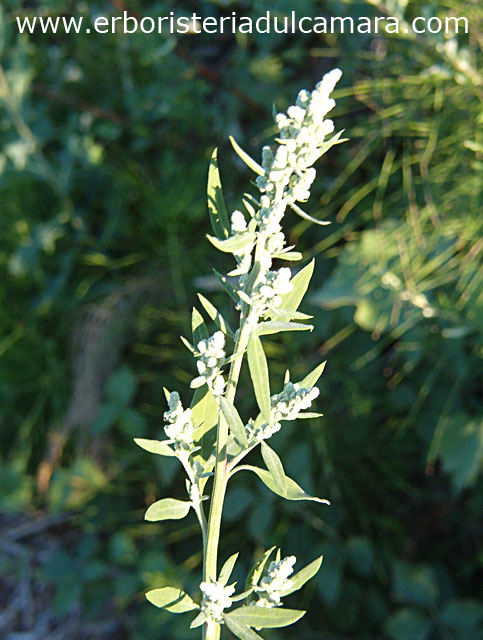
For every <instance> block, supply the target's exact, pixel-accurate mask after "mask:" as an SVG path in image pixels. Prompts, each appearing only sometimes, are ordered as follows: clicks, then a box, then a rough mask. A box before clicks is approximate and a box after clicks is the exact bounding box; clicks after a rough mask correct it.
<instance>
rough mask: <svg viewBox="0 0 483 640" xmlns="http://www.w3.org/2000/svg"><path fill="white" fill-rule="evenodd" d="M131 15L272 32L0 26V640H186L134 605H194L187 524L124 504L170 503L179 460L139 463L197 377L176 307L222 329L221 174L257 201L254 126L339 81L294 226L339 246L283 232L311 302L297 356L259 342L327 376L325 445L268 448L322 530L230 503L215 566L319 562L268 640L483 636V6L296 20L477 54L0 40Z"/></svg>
mask: <svg viewBox="0 0 483 640" xmlns="http://www.w3.org/2000/svg"><path fill="white" fill-rule="evenodd" d="M126 8H127V9H129V10H130V11H132V12H133V13H138V14H141V15H144V14H146V15H156V14H164V13H166V12H168V11H170V10H174V9H176V11H178V12H180V13H182V12H187V13H188V12H191V11H192V10H194V9H197V10H198V11H200V12H201V13H203V14H204V15H211V14H215V13H226V12H229V11H233V10H237V11H240V12H241V13H244V14H245V15H251V16H258V15H262V14H263V12H265V11H266V10H267V8H271V9H272V10H275V9H274V5H273V3H269V2H266V1H265V0H251V1H248V0H247V1H246V2H243V3H241V2H240V3H238V2H230V0H223V1H222V0H217V1H216V2H215V1H213V2H211V3H208V2H206V3H195V2H191V3H190V2H183V3H176V6H175V3H174V2H170V1H160V2H150V1H146V2H141V1H140V0H139V1H136V0H132V1H131V2H129V6H127V4H126V5H125V4H124V3H123V2H119V1H117V0H116V1H114V0H113V1H112V2H103V3H100V2H98V3H94V2H88V3H86V2H79V3H72V2H68V1H67V0H47V1H45V2H23V3H18V2H15V1H14V0H4V2H3V3H2V7H1V8H0V50H1V59H0V61H1V66H0V141H1V152H0V212H1V222H2V237H1V241H0V271H1V278H0V300H1V305H0V326H1V337H0V421H1V423H0V424H1V437H0V465H1V466H0V512H1V515H0V517H1V521H2V533H1V547H2V551H3V553H2V555H1V556H0V563H1V564H0V575H1V576H2V579H1V586H2V588H1V590H0V608H1V613H0V632H1V633H2V635H4V636H5V637H6V638H11V639H13V638H14V637H17V636H16V635H15V634H16V633H18V632H21V631H25V632H26V631H29V632H30V634H31V635H30V636H29V637H32V638H37V637H38V638H45V637H49V638H64V637H69V638H72V637H76V638H94V637H100V638H105V639H107V638H110V637H116V638H129V639H131V638H132V639H135V640H144V639H146V640H148V639H149V638H153V637H169V638H178V637H179V638H191V637H197V633H196V632H189V630H188V629H187V628H186V626H187V625H186V621H185V620H184V619H183V620H178V619H177V618H176V617H171V616H169V614H166V613H163V612H160V611H157V610H155V609H153V608H152V607H150V606H148V605H147V604H146V603H145V601H144V598H143V595H142V594H143V591H144V590H146V589H147V588H152V587H159V586H162V585H163V584H167V583H175V582H176V580H181V578H182V581H183V583H184V584H185V585H186V584H190V583H189V582H188V572H189V573H190V574H191V575H193V574H194V575H195V576H196V572H197V571H198V572H199V570H200V566H201V565H200V561H201V557H200V553H199V552H198V549H199V544H198V539H197V537H195V536H197V531H196V525H195V522H194V520H193V521H192V522H191V521H188V520H187V521H186V522H188V524H187V525H185V526H184V528H182V529H179V528H178V527H179V523H162V524H159V525H155V524H149V523H144V522H143V521H142V514H143V511H144V509H143V508H142V507H143V501H144V503H145V504H146V505H147V504H149V503H150V502H152V501H153V500H154V499H157V498H159V497H163V496H164V495H168V494H169V495H173V494H174V495H176V491H177V490H179V493H180V495H181V494H182V493H183V487H180V486H179V485H180V478H181V476H180V474H179V470H178V468H177V467H176V465H175V464H171V462H172V461H171V460H170V459H167V458H163V459H161V460H160V461H159V462H158V461H157V460H153V459H152V457H151V456H147V455H145V454H144V453H143V452H142V451H140V450H138V449H137V448H136V447H135V446H134V445H133V443H132V438H133V437H138V436H144V437H156V435H157V434H161V417H162V414H163V412H164V410H165V403H164V397H163V393H162V386H163V385H164V386H166V387H168V388H180V389H183V386H184V385H187V384H188V383H189V380H190V379H191V377H192V376H193V372H194V368H193V362H192V361H191V358H190V355H189V354H188V352H186V350H185V349H184V347H183V346H182V344H181V342H180V341H179V339H178V335H179V332H180V331H182V332H183V333H184V334H185V335H189V312H190V305H192V304H193V303H194V302H195V298H194V291H195V289H200V288H201V289H202V290H203V291H204V293H205V294H206V295H209V296H212V299H213V300H214V302H215V303H216V304H217V306H218V305H221V306H223V305H226V304H227V300H225V298H224V296H223V294H222V293H220V292H218V290H217V289H216V287H215V285H214V281H213V279H212V277H211V274H210V266H211V265H212V264H213V261H217V260H223V256H220V255H217V252H216V251H215V250H214V249H213V248H212V247H211V246H210V245H209V243H208V242H206V240H204V234H205V233H206V232H208V231H209V221H208V217H207V214H206V205H205V185H206V173H207V166H208V160H209V156H210V153H211V150H212V148H213V147H214V146H215V145H219V146H220V147H221V149H220V158H221V161H220V164H221V171H222V176H223V179H224V186H225V193H226V196H227V200H228V201H229V203H230V206H231V208H232V209H234V208H236V207H237V206H238V204H239V199H240V195H241V193H242V192H243V190H246V186H247V180H248V179H249V175H248V173H247V172H246V171H245V170H244V168H243V167H242V165H241V164H240V163H239V162H238V160H237V158H236V156H235V155H234V154H233V152H232V151H231V150H230V149H229V148H228V145H227V144H226V141H227V138H228V136H229V135H235V137H236V138H237V140H239V141H240V142H241V143H243V145H244V147H245V148H246V149H247V151H249V152H250V153H251V155H254V156H257V157H258V156H259V153H260V148H261V145H262V144H263V142H264V141H265V139H266V138H267V137H268V136H270V135H271V133H272V129H271V122H272V120H271V107H272V103H275V104H276V106H277V108H279V109H283V108H285V107H286V106H288V104H290V103H291V101H292V100H293V98H294V96H295V95H296V92H297V91H298V89H300V88H301V87H311V86H313V85H314V84H315V82H317V80H318V79H320V77H321V76H322V74H323V73H324V72H325V71H326V70H328V69H329V68H331V67H333V66H336V65H338V66H340V67H341V68H342V70H343V71H344V76H343V80H342V81H341V84H340V85H339V86H340V87H341V88H339V89H338V90H337V91H336V92H335V97H336V98H337V108H336V111H335V113H334V119H335V120H336V128H337V129H339V128H342V127H343V128H345V129H346V133H347V137H348V138H349V139H350V141H349V142H348V143H345V144H344V145H342V146H339V147H337V148H335V149H333V150H332V151H331V152H330V153H329V154H328V155H327V156H325V157H324V160H323V161H322V162H321V163H320V165H319V173H318V176H319V177H318V181H317V183H316V190H317V189H318V192H317V193H316V194H315V195H314V196H313V198H312V200H311V211H310V213H311V214H312V215H315V216H316V217H324V218H329V219H331V220H333V224H332V225H331V226H330V227H328V228H314V227H313V226H310V227H309V226H308V225H307V224H306V223H305V222H299V223H297V221H296V219H295V218H293V219H291V220H290V219H289V221H288V222H289V224H291V225H292V231H291V234H292V237H293V239H294V240H297V243H298V245H299V247H300V248H301V249H302V250H303V249H305V252H304V256H305V257H306V258H307V259H309V258H311V257H312V256H316V258H317V265H316V274H315V276H314V279H313V281H312V296H311V298H310V304H308V305H307V304H306V311H307V312H311V313H313V314H314V316H315V326H316V329H315V331H314V332H313V333H312V334H310V335H304V334H300V335H298V334H292V335H290V337H289V338H284V342H283V343H280V342H277V341H276V340H275V339H274V340H273V341H272V342H271V343H269V342H268V341H267V343H266V344H267V345H268V348H269V350H270V353H271V355H272V356H273V357H274V358H275V359H277V356H278V355H279V354H280V355H281V354H282V350H283V351H284V352H288V353H289V354H290V360H291V369H292V371H293V375H294V377H295V378H296V377H297V375H299V374H300V376H299V377H301V375H303V373H304V372H305V371H306V370H307V369H309V368H310V365H312V364H315V363H316V361H318V360H320V358H321V356H323V357H325V356H327V359H328V366H327V368H326V372H325V373H324V377H323V378H322V381H321V382H322V384H321V398H320V399H319V406H320V407H321V409H322V411H323V412H324V418H323V419H322V420H317V421H313V423H310V422H311V421H303V423H297V424H294V425H291V426H288V427H286V428H284V429H283V431H282V432H281V433H279V434H277V436H275V437H276V439H277V441H278V442H277V443H276V444H277V448H278V450H279V451H282V452H283V453H284V460H286V461H287V462H286V467H287V472H289V473H290V475H292V477H295V478H297V480H298V481H299V482H300V483H301V484H302V485H303V486H304V487H306V488H307V490H308V491H311V492H313V493H314V494H315V495H323V496H324V497H328V498H330V499H331V502H332V506H331V507H330V508H327V507H318V506H316V505H315V506H314V505H312V506H310V508H307V507H300V505H296V504H295V505H292V504H282V503H281V502H279V501H274V500H272V496H271V494H269V492H268V491H265V490H264V489H263V487H261V486H260V485H259V484H258V483H257V482H256V481H252V479H251V478H248V477H247V478H243V477H241V476H240V477H239V478H237V479H236V482H234V483H233V485H232V488H231V491H230V494H229V497H228V500H227V505H226V510H225V525H224V532H223V536H224V552H225V554H226V556H228V554H229V553H231V552H233V551H235V550H237V549H238V546H239V543H240V540H242V541H243V543H244V547H245V550H246V555H245V558H243V559H242V560H240V561H239V564H240V565H243V563H245V565H247V566H248V565H249V564H250V562H251V560H252V557H253V556H254V555H255V554H256V553H257V552H258V553H260V551H261V550H263V549H264V548H267V547H268V546H270V545H271V544H283V548H284V550H285V551H286V553H287V554H288V553H293V552H294V551H296V552H297V555H298V557H299V559H300V565H301V566H302V565H303V564H304V563H306V562H309V561H310V560H312V559H313V558H315V557H316V556H317V555H319V554H320V553H324V556H325V558H324V563H323V566H322V569H321V571H320V573H319V575H318V577H317V580H316V581H314V582H313V583H312V584H311V585H309V586H308V587H307V588H306V589H305V592H304V595H303V601H302V602H298V601H297V603H296V604H297V606H300V607H304V608H308V609H309V614H308V615H307V616H306V617H305V618H304V619H303V620H302V621H301V622H300V623H298V626H297V629H296V631H294V630H288V631H285V632H273V633H272V634H271V635H268V634H267V637H270V638H273V639H274V640H275V639H276V638H282V637H289V635H287V634H290V633H294V632H295V633H297V637H298V638H300V639H301V640H311V639H314V640H315V639H316V638H317V639H318V638H331V640H341V639H345V638H357V639H358V640H362V639H366V638H381V639H382V638H384V639H388V640H440V639H444V640H453V639H455V640H458V639H460V638H461V639H462V640H463V639H464V640H467V639H469V638H477V637H479V635H480V634H481V633H482V627H481V625H482V621H483V607H482V605H481V601H480V597H481V584H482V581H481V577H482V576H481V573H482V572H481V568H482V555H481V548H479V546H478V540H479V539H480V540H481V534H482V523H481V496H482V485H481V476H479V470H480V465H481V459H482V425H481V405H480V404H479V399H478V392H479V390H480V389H481V379H479V378H478V374H479V373H481V366H480V359H481V295H482V290H481V262H480V261H481V258H480V254H481V248H482V243H481V207H482V199H481V172H482V168H483V156H482V153H483V136H482V124H483V109H482V89H481V87H482V82H481V73H480V71H479V67H478V63H479V62H481V25H482V17H483V16H482V9H481V5H479V3H478V2H477V0H474V1H473V0H464V1H463V2H458V3H454V2H451V0H433V2H431V3H422V2H419V1H416V2H412V3H407V2H404V0H399V1H397V0H396V1H395V2H387V3H381V4H380V5H379V4H378V3H377V2H375V1H368V2H342V1H339V0H334V1H333V2H319V1H317V0H304V1H303V2H300V1H299V2H298V3H297V11H298V12H299V13H300V14H301V15H302V14H304V15H316V14H318V15H320V14H323V15H327V16H330V15H335V16H346V15H351V16H353V17H357V16H359V15H382V14H383V13H384V12H388V13H389V14H391V15H400V16H403V15H404V16H406V17H407V18H411V17H414V16H416V15H426V14H427V15H440V16H443V17H444V16H445V15H449V14H457V15H464V16H466V17H468V19H469V21H470V26H471V33H470V35H469V37H468V36H464V35H463V36H459V37H456V38H455V37H447V36H446V37H445V36H443V35H436V34H435V35H430V34H427V35H421V36H418V37H417V38H414V37H412V36H410V35H409V34H401V35H399V36H384V37H382V36H368V35H362V34H358V35H357V34H353V35H347V34H341V35H337V36H335V35H327V36H307V35H303V34H299V35H297V36H280V35H272V36H268V35H254V36H237V37H235V36H233V35H223V36H221V35H220V36H193V35H188V36H179V37H176V36H146V35H143V34H138V35H131V36H122V35H121V34H116V35H105V36H90V35H86V34H82V35H79V36H76V37H72V36H65V35H57V36H52V35H49V36H46V35H39V34H37V35H35V36H29V37H19V35H18V34H17V33H16V30H15V28H14V24H13V22H14V19H15V16H16V15H18V14H19V13H20V14H32V15H38V14H39V13H40V12H44V13H49V14H51V15H56V14H70V13H75V14H76V15H85V16H87V15H88V14H91V15H95V14H97V13H101V14H108V13H109V14H116V13H117V12H119V10H123V9H126ZM292 8H293V3H291V2H277V3H276V10H277V11H280V13H281V14H283V13H284V12H286V11H290V10H291V9H292ZM223 265H224V263H223ZM220 266H221V264H220ZM228 313H229V312H228ZM281 361H282V358H280V367H279V368H280V369H281V366H282V365H281ZM273 374H274V375H282V372H281V371H280V370H277V367H274V370H273ZM240 397H241V401H242V402H243V401H244V398H243V391H242V392H241V395H240ZM246 401H248V394H247V400H246ZM302 429H303V434H301V431H300V430H302ZM289 522H290V525H289ZM245 568H246V567H245ZM185 573H186V576H184V575H183V574H185ZM191 581H192V582H191V587H192V589H196V584H197V581H196V580H194V579H193V578H191ZM198 582H199V580H198ZM478 585H479V587H478ZM297 597H300V596H297ZM294 604H295V603H294ZM284 633H285V635H284ZM49 634H50V635H49ZM73 634H75V636H74V635H73Z"/></svg>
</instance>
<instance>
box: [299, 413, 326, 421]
mask: <svg viewBox="0 0 483 640" xmlns="http://www.w3.org/2000/svg"><path fill="white" fill-rule="evenodd" d="M323 415H324V414H323V413H316V412H315V411H301V412H300V413H299V414H298V416H297V420H299V419H300V420H304V419H305V420H308V419H309V418H311V419H313V418H322V416H323Z"/></svg>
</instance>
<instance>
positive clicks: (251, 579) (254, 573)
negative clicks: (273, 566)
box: [245, 547, 275, 589]
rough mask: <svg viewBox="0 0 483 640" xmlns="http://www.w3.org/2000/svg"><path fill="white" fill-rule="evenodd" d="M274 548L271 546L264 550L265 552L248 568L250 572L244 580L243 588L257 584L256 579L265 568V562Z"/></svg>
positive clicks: (258, 578) (257, 579)
mask: <svg viewBox="0 0 483 640" xmlns="http://www.w3.org/2000/svg"><path fill="white" fill-rule="evenodd" d="M274 549H275V547H271V549H267V551H265V553H264V554H262V555H261V556H260V558H258V560H257V561H256V562H255V564H254V565H253V567H252V568H251V569H250V573H249V574H248V576H247V580H246V582H245V589H249V588H250V587H252V586H255V585H256V584H258V581H259V580H260V578H261V576H262V574H263V572H264V570H265V567H266V565H267V562H268V560H269V559H270V556H271V555H272V553H273V551H274Z"/></svg>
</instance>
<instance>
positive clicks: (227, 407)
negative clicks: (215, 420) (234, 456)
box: [220, 396, 248, 448]
mask: <svg viewBox="0 0 483 640" xmlns="http://www.w3.org/2000/svg"><path fill="white" fill-rule="evenodd" d="M220 408H221V410H222V412H223V415H224V416H225V420H226V421H227V423H228V426H229V427H230V431H231V432H232V434H233V435H234V436H235V438H236V439H237V440H238V442H239V443H240V444H241V445H243V446H244V447H245V448H246V447H248V438H247V434H246V431H245V425H244V424H243V422H242V419H241V418H240V415H239V413H238V411H237V410H236V408H235V407H234V406H233V404H232V403H231V402H230V401H229V400H227V399H226V398H224V397H223V396H221V397H220Z"/></svg>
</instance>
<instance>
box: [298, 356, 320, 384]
mask: <svg viewBox="0 0 483 640" xmlns="http://www.w3.org/2000/svg"><path fill="white" fill-rule="evenodd" d="M326 362H327V361H326V360H325V361H324V362H321V363H320V364H319V365H317V366H316V367H315V369H314V370H313V371H311V372H310V373H308V374H307V375H306V376H305V378H303V379H302V380H300V382H299V385H300V387H301V388H302V389H310V387H314V386H315V385H316V384H317V380H318V379H319V378H320V376H321V375H322V374H323V372H324V369H325V364H326Z"/></svg>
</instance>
